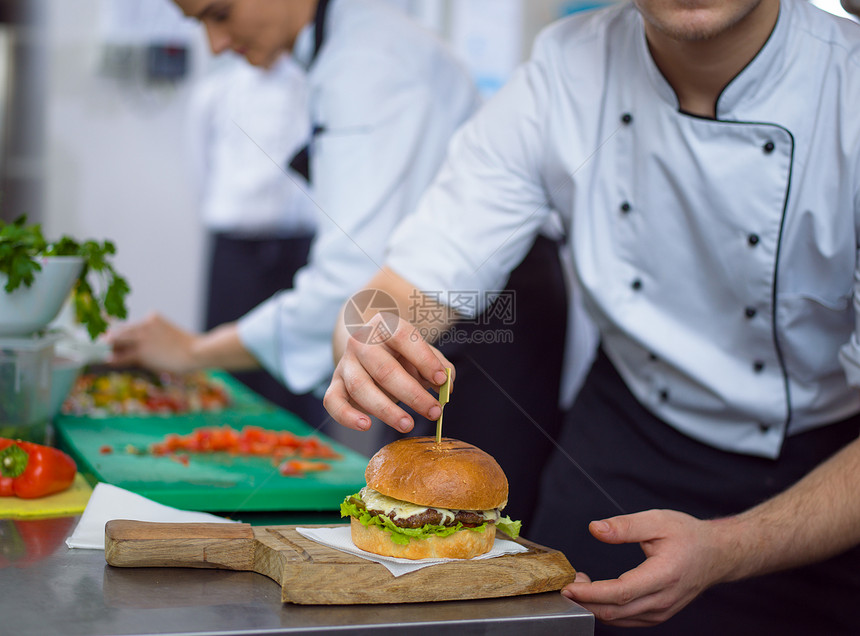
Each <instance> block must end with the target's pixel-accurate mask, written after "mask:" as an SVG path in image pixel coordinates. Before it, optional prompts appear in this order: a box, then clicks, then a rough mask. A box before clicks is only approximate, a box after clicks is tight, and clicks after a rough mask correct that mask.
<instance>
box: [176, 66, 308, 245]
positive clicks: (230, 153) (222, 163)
mask: <svg viewBox="0 0 860 636" xmlns="http://www.w3.org/2000/svg"><path fill="white" fill-rule="evenodd" d="M188 120H189V121H188V124H189V126H188V129H189V136H190V146H191V151H192V153H193V158H194V163H195V165H196V172H197V177H198V179H197V181H198V184H199V191H200V209H201V214H202V217H203V222H204V224H205V226H206V227H207V228H208V229H210V230H212V231H215V232H230V233H233V234H239V235H247V236H252V237H253V236H272V235H279V236H291V235H307V234H311V233H313V231H314V228H315V227H316V223H317V218H316V216H317V208H316V206H315V205H314V204H313V201H312V200H311V199H310V198H308V196H307V195H306V192H307V190H308V188H309V186H308V183H307V181H305V180H304V178H303V177H301V176H300V175H298V174H297V173H295V172H293V171H292V170H288V168H287V164H288V163H289V160H290V159H291V158H292V157H293V155H295V153H296V152H297V151H298V150H299V149H300V148H301V147H302V146H303V145H304V144H305V143H306V141H307V139H308V137H309V136H310V130H311V124H310V117H309V115H308V88H307V83H306V81H305V76H304V73H303V72H302V70H301V69H300V68H299V67H298V65H297V64H296V63H295V62H293V61H292V60H291V58H289V57H287V56H284V57H283V58H281V59H280V60H278V62H277V63H276V64H275V65H274V66H272V68H271V69H261V68H257V67H254V66H251V65H250V64H248V63H247V62H246V61H245V60H244V59H238V58H237V59H233V60H230V61H229V62H227V64H226V66H221V67H219V68H217V69H216V70H215V71H213V73H212V74H211V75H209V76H208V77H206V78H204V79H203V80H202V81H201V82H200V84H199V85H198V86H197V87H196V89H195V92H194V94H193V96H192V99H191V101H190V105H189V117H188Z"/></svg>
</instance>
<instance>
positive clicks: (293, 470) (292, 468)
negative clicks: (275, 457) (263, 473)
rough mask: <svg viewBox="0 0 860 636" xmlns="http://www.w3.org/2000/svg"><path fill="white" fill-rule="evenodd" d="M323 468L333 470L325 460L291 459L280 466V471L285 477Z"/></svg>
mask: <svg viewBox="0 0 860 636" xmlns="http://www.w3.org/2000/svg"><path fill="white" fill-rule="evenodd" d="M321 470H331V466H330V465H329V464H325V463H323V462H307V461H302V460H299V459H290V460H288V461H285V462H284V463H283V464H281V465H280V466H279V467H278V472H279V473H281V474H282V475H283V476H284V477H297V476H299V475H304V474H305V473H314V472H319V471H321Z"/></svg>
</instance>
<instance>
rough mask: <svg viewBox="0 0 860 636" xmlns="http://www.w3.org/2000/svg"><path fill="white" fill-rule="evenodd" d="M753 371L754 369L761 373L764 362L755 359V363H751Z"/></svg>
mask: <svg viewBox="0 0 860 636" xmlns="http://www.w3.org/2000/svg"><path fill="white" fill-rule="evenodd" d="M753 371H755V372H756V373H761V372H762V371H764V362H761V361H757V362H756V363H755V364H753Z"/></svg>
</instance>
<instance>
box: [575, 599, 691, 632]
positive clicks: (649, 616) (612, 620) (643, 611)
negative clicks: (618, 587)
mask: <svg viewBox="0 0 860 636" xmlns="http://www.w3.org/2000/svg"><path fill="white" fill-rule="evenodd" d="M657 604H659V601H658V600H657V599H652V598H651V597H648V598H647V599H640V600H639V601H636V602H635V603H631V604H629V605H604V604H600V603H580V605H582V606H583V607H584V608H585V609H587V610H588V611H589V612H591V613H592V614H594V617H595V618H596V619H597V620H599V621H600V622H601V623H604V624H606V625H612V626H613V627H654V626H655V625H659V624H660V623H662V622H665V621H666V620H668V619H669V618H671V616H672V615H674V612H672V613H671V614H669V615H665V614H664V612H663V611H662V610H659V609H651V606H653V605H657Z"/></svg>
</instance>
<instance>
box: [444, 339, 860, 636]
mask: <svg viewBox="0 0 860 636" xmlns="http://www.w3.org/2000/svg"><path fill="white" fill-rule="evenodd" d="M446 417H447V415H446ZM858 433H860V416H854V417H852V418H850V419H848V420H845V421H843V422H840V423H836V424H831V425H829V426H824V427H822V428H819V429H816V430H813V431H809V432H806V433H801V434H798V435H793V436H790V437H788V438H787V439H786V442H785V445H784V446H783V450H782V453H781V455H780V457H779V459H777V460H771V459H766V458H762V457H753V456H749V455H741V454H738V453H730V452H725V451H721V450H717V449H715V448H712V447H710V446H707V445H705V444H701V443H699V442H697V441H695V440H693V439H691V438H689V437H687V436H685V435H683V434H681V433H679V432H678V431H676V430H675V429H674V428H672V427H671V426H669V425H667V424H665V423H664V422H662V421H661V420H659V419H658V418H656V417H655V416H654V415H653V414H651V413H650V412H649V411H648V410H646V409H645V408H644V407H643V406H641V404H640V403H639V402H638V401H637V400H636V398H635V397H634V396H633V394H632V393H630V391H629V389H628V388H627V386H626V385H625V384H624V382H623V380H622V379H621V377H620V376H619V375H618V373H617V371H616V370H615V367H614V366H613V365H612V363H611V362H610V361H609V359H608V358H607V357H606V355H605V354H604V353H603V352H602V351H600V352H599V353H598V356H597V359H596V360H595V362H594V364H593V366H592V368H591V371H590V372H589V374H588V377H587V379H586V382H585V385H584V386H583V388H582V390H581V391H580V393H579V396H578V398H577V400H576V403H575V404H574V406H573V408H572V409H571V411H570V412H569V413H568V414H567V416H566V417H565V422H564V427H563V431H562V434H561V439H560V447H561V449H562V450H561V451H557V452H555V453H554V454H553V456H552V459H551V461H550V462H549V464H548V466H547V469H546V472H545V473H544V477H543V484H542V488H541V498H540V501H539V502H538V511H537V515H536V519H535V524H534V527H533V529H532V530H530V531H529V532H528V534H527V535H526V536H528V537H529V538H530V539H532V540H534V541H537V542H539V543H543V544H546V545H549V546H552V547H554V548H558V549H560V550H562V551H563V552H564V553H565V554H566V555H567V557H568V559H569V560H570V563H571V565H573V567H574V568H576V569H577V570H582V571H583V572H585V573H587V574H588V575H589V576H590V577H591V578H592V580H598V579H613V578H616V577H618V576H619V575H620V574H622V573H623V572H626V571H628V570H631V569H633V568H634V567H636V566H637V565H638V564H639V563H641V562H642V561H643V559H644V556H643V554H642V550H641V549H640V548H639V545H638V544H626V545H608V544H604V543H601V542H599V541H597V539H594V538H593V537H592V536H591V535H590V534H589V532H588V524H589V522H590V521H593V520H597V519H604V518H607V517H614V516H616V515H620V514H626V513H633V512H639V511H643V510H650V509H670V510H679V511H682V512H686V513H688V514H691V515H693V516H695V517H698V518H702V519H708V518H715V517H722V516H728V515H732V514H736V513H739V512H741V511H743V510H746V509H748V508H751V507H753V506H755V505H756V504H758V503H760V502H761V501H764V500H765V499H768V498H770V497H772V496H773V495H775V494H776V493H779V492H781V491H783V490H785V489H786V488H788V487H789V486H791V485H792V484H793V483H795V482H796V481H797V480H799V479H800V478H801V477H803V476H804V475H805V474H807V473H808V472H809V471H810V470H812V469H813V468H814V467H815V466H817V465H818V464H820V463H821V462H822V461H824V460H826V459H827V458H828V457H830V456H831V455H832V454H833V453H835V452H836V451H838V450H839V449H840V448H842V447H844V446H845V445H847V444H849V443H850V442H852V441H854V440H856V439H857V436H858ZM858 598H860V548H855V549H853V550H850V551H849V552H847V553H845V554H843V555H841V556H838V557H835V558H832V559H829V560H827V561H824V562H822V563H818V564H814V565H811V566H807V567H803V568H799V569H795V570H789V571H786V572H781V573H777V574H770V575H767V576H763V577H758V578H754V579H749V580H746V581H740V582H736V583H728V584H724V585H718V586H716V587H714V588H711V589H710V590H707V591H706V592H705V593H704V594H703V595H702V596H700V597H699V598H698V599H697V600H695V601H693V602H692V603H691V604H690V605H688V606H687V607H686V608H684V609H683V610H681V612H680V613H678V614H677V615H676V616H674V617H673V618H671V619H669V620H668V621H667V622H666V623H664V624H663V625H661V626H658V627H653V628H646V629H635V630H629V629H627V630H625V629H622V628H611V627H607V626H605V625H601V624H598V625H597V626H596V629H595V634H598V635H599V634H628V635H629V634H632V633H634V632H635V633H637V634H639V633H642V634H652V633H653V634H660V635H667V634H671V635H678V636H681V635H685V636H686V635H688V634H695V635H696V636H708V635H711V634H713V635H715V636H717V635H718V636H725V635H726V634H787V635H788V634H828V636H831V635H843V634H846V635H847V634H860V614H858V613H857V609H856V607H854V604H855V603H856V602H857V599H858Z"/></svg>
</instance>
